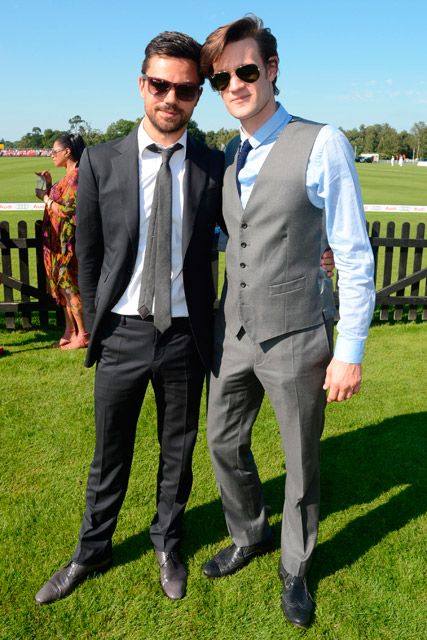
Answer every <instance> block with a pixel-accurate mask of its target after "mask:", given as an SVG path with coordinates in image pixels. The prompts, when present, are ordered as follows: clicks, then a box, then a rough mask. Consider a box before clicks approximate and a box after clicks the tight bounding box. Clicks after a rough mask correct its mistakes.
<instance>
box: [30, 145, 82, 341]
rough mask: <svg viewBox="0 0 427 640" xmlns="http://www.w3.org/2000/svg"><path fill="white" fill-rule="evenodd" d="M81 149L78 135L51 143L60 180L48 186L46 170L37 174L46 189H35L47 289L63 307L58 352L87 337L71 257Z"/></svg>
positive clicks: (73, 260) (50, 180) (74, 263)
mask: <svg viewBox="0 0 427 640" xmlns="http://www.w3.org/2000/svg"><path fill="white" fill-rule="evenodd" d="M84 148H85V143H84V140H83V138H82V137H81V136H80V135H78V134H70V133H64V134H63V135H61V136H59V137H58V138H57V139H56V140H55V142H54V143H53V149H52V160H53V162H54V164H55V166H56V167H64V168H65V169H66V174H65V176H64V178H62V179H61V180H59V181H58V182H56V183H55V184H54V185H52V176H51V175H50V173H49V171H42V172H41V173H38V174H37V175H39V176H40V177H41V178H43V179H44V180H45V183H46V186H45V188H42V189H36V196H37V198H39V200H43V202H44V203H45V205H46V206H45V210H44V216H43V227H42V230H43V256H44V265H45V269H46V276H47V290H48V292H49V293H50V295H51V296H52V297H53V298H55V300H56V302H57V303H58V304H60V305H62V306H63V307H64V313H65V332H64V335H63V336H62V338H61V339H60V340H59V342H58V343H57V345H58V346H59V347H60V348H61V349H81V348H83V347H87V344H88V341H89V335H88V333H87V331H86V329H85V326H84V321H83V308H82V303H81V299H80V293H79V289H78V285H77V259H76V254H75V230H76V194H77V181H78V175H79V169H78V165H79V160H80V157H81V155H82V153H83V149H84Z"/></svg>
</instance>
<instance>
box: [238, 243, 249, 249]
mask: <svg viewBox="0 0 427 640" xmlns="http://www.w3.org/2000/svg"><path fill="white" fill-rule="evenodd" d="M240 246H241V247H242V249H246V247H247V246H248V245H247V244H246V242H241V243H240Z"/></svg>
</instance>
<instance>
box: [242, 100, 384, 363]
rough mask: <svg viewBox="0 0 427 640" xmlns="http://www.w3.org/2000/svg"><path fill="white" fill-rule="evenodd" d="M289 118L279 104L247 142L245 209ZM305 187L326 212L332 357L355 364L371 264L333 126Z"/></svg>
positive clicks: (323, 133)
mask: <svg viewBox="0 0 427 640" xmlns="http://www.w3.org/2000/svg"><path fill="white" fill-rule="evenodd" d="M291 118H292V116H291V115H290V114H289V113H288V112H287V111H286V110H285V109H284V107H283V106H281V105H280V104H278V107H277V110H276V112H275V113H274V115H273V116H272V117H271V118H269V120H267V122H265V123H264V124H263V125H262V126H261V127H260V128H259V129H258V130H257V131H256V132H255V133H254V134H253V136H251V137H250V138H249V142H250V143H251V145H252V147H253V149H252V150H251V151H250V152H249V155H248V157H247V160H246V163H245V165H244V166H243V168H242V169H241V170H240V172H239V181H240V184H241V201H242V205H243V208H245V206H246V204H247V202H248V200H249V197H250V195H251V192H252V188H253V186H254V184H255V180H256V178H257V176H258V173H259V171H260V169H261V167H262V165H263V163H264V161H265V159H266V158H267V156H268V153H269V152H270V150H271V148H272V147H273V145H274V143H275V142H276V140H277V138H278V137H279V135H280V133H281V132H282V131H283V129H284V128H285V127H286V125H287V124H288V123H289V121H290V120H291ZM240 135H241V139H242V142H243V141H244V140H245V139H246V137H247V136H246V135H245V134H244V133H243V131H242V130H241V132H240ZM306 189H307V196H308V198H309V200H310V202H311V203H312V204H313V205H314V206H315V207H317V208H318V209H324V211H325V216H326V232H327V236H328V242H329V245H330V247H331V249H332V250H333V252H334V258H335V265H336V267H337V270H338V273H339V296H340V309H339V310H340V320H339V322H338V325H337V330H338V338H337V341H336V344H335V351H334V355H335V358H337V359H338V360H341V361H343V362H348V363H355V364H358V363H360V362H361V361H362V357H363V351H364V346H365V341H366V338H367V335H368V329H369V325H370V323H371V319H372V313H373V310H374V305H375V286H374V281H373V274H374V260H373V255H372V250H371V246H370V243H369V238H368V235H367V232H366V221H365V212H364V209H363V202H362V195H361V191H360V186H359V180H358V177H357V173H356V169H355V166H354V158H353V150H352V148H351V146H350V144H349V142H348V140H347V138H346V137H345V135H344V134H343V133H342V132H341V131H339V130H338V129H336V128H335V127H332V126H331V125H325V126H324V127H323V128H322V129H321V130H320V132H319V134H318V136H317V138H316V140H315V143H314V145H313V149H312V151H311V154H310V158H309V161H308V165H307V173H306Z"/></svg>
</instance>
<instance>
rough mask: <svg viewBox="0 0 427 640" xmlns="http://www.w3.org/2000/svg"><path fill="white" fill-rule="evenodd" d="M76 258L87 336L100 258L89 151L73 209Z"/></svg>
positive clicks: (98, 217)
mask: <svg viewBox="0 0 427 640" xmlns="http://www.w3.org/2000/svg"><path fill="white" fill-rule="evenodd" d="M76 255H77V263H78V283H79V289H80V295H81V298H82V302H83V314H84V319H85V324H86V327H87V330H88V331H89V333H90V332H91V330H92V325H93V321H94V317H95V296H96V290H97V287H98V282H99V276H100V272H101V265H102V261H103V255H104V245H103V239H102V221H101V214H100V208H99V188H98V183H97V180H96V177H95V175H94V170H93V167H92V164H91V159H90V155H89V149H85V151H84V152H83V155H82V157H81V160H80V167H79V185H78V189H77V206H76Z"/></svg>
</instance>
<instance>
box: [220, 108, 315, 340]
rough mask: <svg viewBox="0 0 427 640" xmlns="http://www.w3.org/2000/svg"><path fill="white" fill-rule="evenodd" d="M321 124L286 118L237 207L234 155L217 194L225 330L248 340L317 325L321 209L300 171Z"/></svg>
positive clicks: (305, 167) (303, 170) (266, 338)
mask: <svg viewBox="0 0 427 640" xmlns="http://www.w3.org/2000/svg"><path fill="white" fill-rule="evenodd" d="M322 126H323V125H321V124H317V123H312V122H307V121H302V120H300V119H293V120H292V121H291V122H290V123H289V124H288V125H287V126H286V127H285V129H284V131H283V133H282V134H281V135H280V136H279V138H278V139H277V142H276V143H275V145H274V146H273V147H272V149H271V151H270V153H269V154H268V156H267V158H266V160H265V162H264V164H263V166H262V168H261V170H260V172H259V174H258V176H257V179H256V181H255V184H254V187H253V190H252V193H251V196H250V198H249V201H248V203H247V205H246V208H245V210H243V208H242V205H241V202H240V198H239V195H238V192H237V188H236V157H234V160H233V163H232V164H230V165H229V166H228V167H227V168H226V172H225V177H224V190H223V197H224V201H223V208H224V219H225V222H226V225H227V229H228V233H229V240H228V243H227V248H226V272H227V278H226V284H225V287H224V290H223V296H222V298H223V299H222V304H224V312H225V320H226V323H227V327H228V329H229V330H231V331H232V333H233V334H237V333H238V332H239V330H240V328H241V327H242V326H243V328H244V329H245V331H246V333H247V334H248V335H249V337H250V338H251V340H252V341H253V342H255V343H261V342H264V341H265V340H269V339H270V338H275V337H277V336H279V335H283V334H287V333H290V332H292V331H300V330H302V329H305V328H308V327H313V326H315V325H317V324H320V323H321V322H322V321H323V316H322V298H321V291H320V288H321V287H320V280H319V261H320V253H321V237H322V210H321V209H317V208H316V207H314V206H313V205H312V204H311V202H310V201H309V199H308V197H307V192H306V186H305V183H306V169H307V163H308V159H309V157H310V153H311V150H312V147H313V144H314V141H315V139H316V137H317V134H318V133H319V131H320V129H321V128H322Z"/></svg>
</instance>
